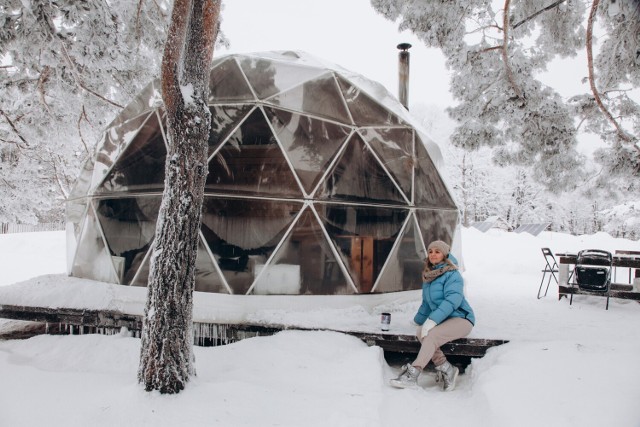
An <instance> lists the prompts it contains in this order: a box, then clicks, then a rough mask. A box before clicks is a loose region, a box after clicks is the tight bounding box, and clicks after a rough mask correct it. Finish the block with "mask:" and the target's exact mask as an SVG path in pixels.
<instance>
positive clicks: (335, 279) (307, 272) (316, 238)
mask: <svg viewBox="0 0 640 427" xmlns="http://www.w3.org/2000/svg"><path fill="white" fill-rule="evenodd" d="M266 269H267V270H266V271H265V272H264V273H263V274H262V275H261V276H260V279H259V281H258V282H256V284H255V286H254V288H253V294H259V295H266V294H304V295H345V294H353V293H355V292H354V289H353V287H352V286H351V285H350V284H349V282H348V280H347V278H346V276H345V275H344V273H343V270H342V268H340V265H339V264H338V260H337V259H336V257H335V255H334V254H333V251H332V250H331V244H330V243H329V242H328V241H327V239H326V237H325V235H324V233H323V232H322V227H321V226H320V224H319V223H318V221H317V219H316V217H315V215H314V214H313V212H312V211H311V210H310V209H307V210H305V211H304V212H303V213H302V215H301V216H300V218H299V220H298V221H297V222H296V224H295V225H294V227H293V230H291V233H290V234H289V235H288V236H287V237H286V238H285V241H284V242H283V244H282V246H281V247H280V248H279V250H278V252H277V253H276V254H275V255H274V257H273V260H272V261H271V263H270V264H269V265H268V266H267V267H266Z"/></svg>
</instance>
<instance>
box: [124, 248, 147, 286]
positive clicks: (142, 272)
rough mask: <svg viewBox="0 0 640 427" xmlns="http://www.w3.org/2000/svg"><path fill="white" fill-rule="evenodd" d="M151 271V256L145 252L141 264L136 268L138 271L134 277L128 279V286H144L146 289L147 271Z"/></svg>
mask: <svg viewBox="0 0 640 427" xmlns="http://www.w3.org/2000/svg"><path fill="white" fill-rule="evenodd" d="M150 269H151V256H150V253H149V252H147V254H146V255H145V257H144V258H143V259H142V264H141V265H140V266H139V267H138V270H137V271H136V272H135V275H134V276H133V277H132V278H130V279H129V280H131V282H130V286H144V287H146V286H147V285H148V283H149V271H150Z"/></svg>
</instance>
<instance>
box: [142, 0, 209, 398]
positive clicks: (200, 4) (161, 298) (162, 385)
mask: <svg viewBox="0 0 640 427" xmlns="http://www.w3.org/2000/svg"><path fill="white" fill-rule="evenodd" d="M219 11H220V3H219V0H215V1H214V0H176V1H175V2H174V6H173V12H172V16H171V24H170V28H169V34H168V38H167V42H166V45H165V50H164V55H163V58H162V97H163V101H164V104H165V108H166V112H167V140H168V150H167V160H166V165H165V186H164V193H163V196H162V204H161V206H160V213H159V216H158V222H157V225H156V236H155V240H154V243H153V251H152V256H151V268H150V273H149V283H148V287H147V291H148V295H147V302H146V306H145V312H144V318H143V331H142V340H141V341H142V342H141V349H140V366H139V369H138V380H139V381H140V383H142V384H144V387H145V390H147V391H152V390H158V391H160V392H161V393H178V392H179V391H180V390H182V389H184V387H185V385H186V383H187V382H188V381H189V378H190V377H191V376H193V375H195V366H194V357H193V321H192V317H193V316H192V314H193V289H194V284H195V264H196V256H197V249H198V233H199V229H200V217H201V210H202V203H203V198H204V185H205V182H206V176H207V147H208V138H209V127H210V123H211V115H210V112H209V109H208V108H207V105H206V100H207V97H208V92H209V72H210V65H211V59H212V56H213V46H214V42H215V38H216V33H217V24H218V16H219Z"/></svg>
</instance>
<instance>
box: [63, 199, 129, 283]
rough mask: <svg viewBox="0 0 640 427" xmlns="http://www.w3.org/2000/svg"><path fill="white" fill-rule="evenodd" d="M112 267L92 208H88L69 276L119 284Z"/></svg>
mask: <svg viewBox="0 0 640 427" xmlns="http://www.w3.org/2000/svg"><path fill="white" fill-rule="evenodd" d="M113 266H114V264H113V261H112V260H111V255H110V254H109V251H108V250H107V248H106V246H105V243H104V240H103V239H102V234H101V233H100V229H99V225H98V222H97V221H96V215H95V212H94V210H93V208H92V207H89V209H88V211H87V215H86V217H85V222H84V226H83V227H82V234H81V236H80V243H79V244H78V250H77V251H76V257H75V259H74V260H73V267H72V268H71V275H72V276H74V277H83V278H86V279H92V280H98V281H100V282H109V283H121V282H119V281H118V278H117V276H116V273H115V270H114V267H113Z"/></svg>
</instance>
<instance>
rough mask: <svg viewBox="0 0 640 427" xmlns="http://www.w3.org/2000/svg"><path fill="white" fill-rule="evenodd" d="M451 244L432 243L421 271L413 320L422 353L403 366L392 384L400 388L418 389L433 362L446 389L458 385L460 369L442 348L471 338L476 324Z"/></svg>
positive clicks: (449, 389) (451, 388) (448, 389)
mask: <svg viewBox="0 0 640 427" xmlns="http://www.w3.org/2000/svg"><path fill="white" fill-rule="evenodd" d="M449 250H450V248H449V245H447V244H446V243H445V242H443V241H441V240H436V241H435V242H432V243H431V244H429V247H428V248H427V251H428V259H427V263H426V266H425V269H424V271H423V272H422V280H423V284H422V305H421V306H420V308H419V309H418V313H417V314H416V315H415V317H414V319H413V320H414V322H415V323H417V324H418V325H421V326H418V331H417V336H418V340H420V343H421V346H420V351H419V352H418V356H417V358H416V360H415V361H414V362H413V363H411V364H406V365H404V366H403V367H402V372H401V374H400V376H398V378H395V379H392V380H391V385H392V386H394V387H398V388H407V387H417V386H418V377H419V376H420V373H421V372H422V370H423V369H424V367H425V366H427V363H429V360H431V361H433V363H434V365H435V367H436V372H437V375H438V377H437V378H438V380H442V382H443V390H444V391H451V390H453V389H454V388H455V386H456V378H457V377H458V368H457V367H455V366H453V365H451V364H450V363H449V362H448V361H447V358H446V357H445V355H444V353H443V352H442V351H441V350H440V346H441V345H443V344H445V343H448V342H449V341H453V340H456V339H458V338H463V337H466V336H467V335H469V333H470V332H471V329H472V328H473V325H474V323H475V316H474V314H473V310H472V309H471V306H470V305H469V303H468V302H467V300H466V298H465V297H464V294H463V285H464V283H463V280H462V276H461V275H460V272H459V271H458V267H457V263H458V261H457V260H456V258H455V257H454V256H453V255H451V254H450V253H449Z"/></svg>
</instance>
